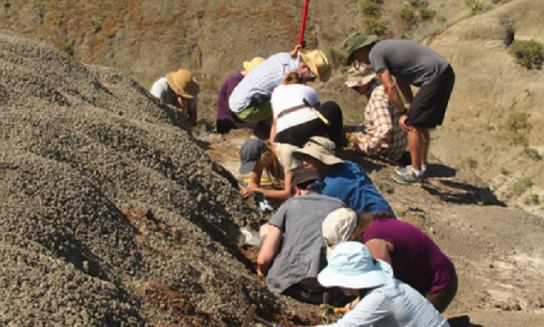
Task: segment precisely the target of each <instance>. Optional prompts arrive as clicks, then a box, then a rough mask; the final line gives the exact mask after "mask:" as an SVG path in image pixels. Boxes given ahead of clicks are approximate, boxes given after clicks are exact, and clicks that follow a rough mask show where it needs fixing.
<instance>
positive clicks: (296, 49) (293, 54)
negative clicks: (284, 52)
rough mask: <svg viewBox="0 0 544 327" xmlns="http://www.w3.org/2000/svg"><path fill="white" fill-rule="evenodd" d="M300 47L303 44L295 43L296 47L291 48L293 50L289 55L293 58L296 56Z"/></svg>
mask: <svg viewBox="0 0 544 327" xmlns="http://www.w3.org/2000/svg"><path fill="white" fill-rule="evenodd" d="M300 49H302V45H301V44H297V45H295V48H294V49H293V50H291V52H289V55H291V58H296V57H297V55H298V52H299V51H300Z"/></svg>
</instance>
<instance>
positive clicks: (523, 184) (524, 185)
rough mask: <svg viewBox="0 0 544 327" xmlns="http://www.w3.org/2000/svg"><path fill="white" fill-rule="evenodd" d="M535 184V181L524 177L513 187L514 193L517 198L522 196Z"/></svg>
mask: <svg viewBox="0 0 544 327" xmlns="http://www.w3.org/2000/svg"><path fill="white" fill-rule="evenodd" d="M533 184H534V183H533V180H532V179H531V178H530V177H524V178H522V179H520V180H519V181H517V182H515V183H514V185H512V193H513V194H514V195H516V196H520V195H522V194H523V193H525V192H526V191H527V190H528V189H529V188H531V186H533Z"/></svg>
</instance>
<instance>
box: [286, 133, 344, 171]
mask: <svg viewBox="0 0 544 327" xmlns="http://www.w3.org/2000/svg"><path fill="white" fill-rule="evenodd" d="M335 147H336V146H335V144H334V142H333V141H331V140H329V139H328V138H326V137H323V136H312V137H310V139H309V140H308V142H306V144H304V147H303V148H302V149H298V150H295V151H293V156H294V157H295V159H298V160H302V159H304V156H310V157H312V158H315V159H317V160H319V161H321V162H322V163H324V164H325V165H327V166H332V165H336V164H339V163H343V162H344V161H343V160H342V159H340V158H338V157H336V156H335V155H334V150H335Z"/></svg>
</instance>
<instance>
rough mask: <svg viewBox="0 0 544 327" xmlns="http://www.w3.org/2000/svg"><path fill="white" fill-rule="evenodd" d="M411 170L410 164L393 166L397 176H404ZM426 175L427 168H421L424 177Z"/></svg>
mask: <svg viewBox="0 0 544 327" xmlns="http://www.w3.org/2000/svg"><path fill="white" fill-rule="evenodd" d="M412 171H413V170H412V166H411V165H408V166H404V167H397V168H395V174H397V175H399V176H405V175H407V174H410V173H411V172H412ZM426 176H427V169H425V170H423V177H426Z"/></svg>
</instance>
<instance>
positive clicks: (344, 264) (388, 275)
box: [317, 241, 393, 289]
mask: <svg viewBox="0 0 544 327" xmlns="http://www.w3.org/2000/svg"><path fill="white" fill-rule="evenodd" d="M317 280H318V281H319V283H320V284H321V285H322V286H324V287H343V288H351V289H365V288H374V287H378V286H382V285H386V284H388V283H390V282H391V281H392V280H393V269H392V268H391V266H390V265H389V264H388V263H387V262H385V261H381V260H374V259H373V258H372V255H371V254H370V251H369V250H368V248H367V247H366V246H365V245H364V244H362V243H360V242H353V241H350V242H343V243H340V244H338V245H337V246H336V247H335V248H334V250H333V252H332V255H331V258H330V260H329V264H328V265H327V267H325V269H323V270H322V271H321V272H320V273H319V274H318V275H317Z"/></svg>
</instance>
